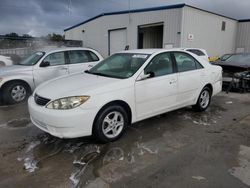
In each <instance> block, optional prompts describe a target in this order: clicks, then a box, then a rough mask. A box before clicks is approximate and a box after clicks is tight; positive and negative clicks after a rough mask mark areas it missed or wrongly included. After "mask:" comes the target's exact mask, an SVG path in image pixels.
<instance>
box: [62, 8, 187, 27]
mask: <svg viewBox="0 0 250 188" xmlns="http://www.w3.org/2000/svg"><path fill="white" fill-rule="evenodd" d="M184 6H186V4H184V3H182V4H177V5H168V6H160V7H153V8H143V9H134V10H124V11H117V12H107V13H102V14H99V15H97V16H95V17H93V18H90V19H88V20H85V21H83V22H81V23H78V24H76V25H73V26H71V27H69V28H66V29H64V31H68V30H70V29H73V28H75V27H78V26H80V25H82V24H85V23H88V22H90V21H92V20H94V19H97V18H99V17H102V16H109V15H116V14H128V13H138V12H150V11H157V10H167V9H175V8H183V7H184Z"/></svg>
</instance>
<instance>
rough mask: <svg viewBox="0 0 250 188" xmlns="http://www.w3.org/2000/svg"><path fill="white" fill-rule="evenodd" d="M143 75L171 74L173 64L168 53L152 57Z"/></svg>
mask: <svg viewBox="0 0 250 188" xmlns="http://www.w3.org/2000/svg"><path fill="white" fill-rule="evenodd" d="M144 72H145V74H147V73H149V72H153V73H154V75H155V76H163V75H167V74H171V73H173V63H172V60H171V56H170V53H162V54H159V55H157V56H156V57H154V59H153V60H152V61H151V62H150V63H149V65H148V66H147V67H146V68H145V70H144Z"/></svg>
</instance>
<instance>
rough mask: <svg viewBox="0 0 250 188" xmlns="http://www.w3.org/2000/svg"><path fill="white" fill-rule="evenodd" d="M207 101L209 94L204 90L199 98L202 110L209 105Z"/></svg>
mask: <svg viewBox="0 0 250 188" xmlns="http://www.w3.org/2000/svg"><path fill="white" fill-rule="evenodd" d="M209 100H210V94H209V92H208V91H207V90H204V91H203V92H202V93H201V97H200V105H201V107H202V108H206V107H207V106H208V104H209Z"/></svg>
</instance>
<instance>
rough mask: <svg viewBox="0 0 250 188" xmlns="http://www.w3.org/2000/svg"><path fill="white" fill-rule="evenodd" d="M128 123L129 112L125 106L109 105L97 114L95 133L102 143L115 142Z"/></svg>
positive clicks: (94, 126)
mask: <svg viewBox="0 0 250 188" xmlns="http://www.w3.org/2000/svg"><path fill="white" fill-rule="evenodd" d="M122 122H123V123H122ZM128 124H129V119H128V114H127V112H126V111H125V110H124V108H123V107H121V106H117V105H113V106H108V107H107V108H105V109H104V110H102V111H100V112H99V113H98V114H97V116H96V119H95V122H94V125H93V135H94V136H95V137H96V138H97V139H98V141H100V142H101V143H107V142H113V141H115V140H117V139H119V138H120V137H121V136H122V135H123V133H124V132H125V129H126V127H127V126H128Z"/></svg>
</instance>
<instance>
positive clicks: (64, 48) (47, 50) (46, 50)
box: [37, 46, 93, 53]
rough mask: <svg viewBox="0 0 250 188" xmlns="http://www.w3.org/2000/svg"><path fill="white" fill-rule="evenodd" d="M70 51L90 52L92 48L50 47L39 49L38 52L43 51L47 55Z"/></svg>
mask: <svg viewBox="0 0 250 188" xmlns="http://www.w3.org/2000/svg"><path fill="white" fill-rule="evenodd" d="M69 50H90V51H92V50H93V49H91V48H83V47H56V46H49V47H46V48H41V49H38V50H37V51H42V52H45V53H51V52H61V51H69Z"/></svg>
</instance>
